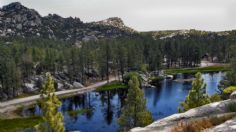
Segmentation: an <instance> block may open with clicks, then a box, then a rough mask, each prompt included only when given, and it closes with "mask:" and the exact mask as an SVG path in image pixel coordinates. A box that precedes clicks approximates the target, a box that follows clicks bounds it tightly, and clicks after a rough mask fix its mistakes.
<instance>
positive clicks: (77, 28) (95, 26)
mask: <svg viewBox="0 0 236 132" xmlns="http://www.w3.org/2000/svg"><path fill="white" fill-rule="evenodd" d="M134 33H135V31H134V30H133V29H131V28H129V27H126V26H125V25H124V23H123V21H122V20H121V19H120V18H117V17H114V18H108V19H106V20H103V21H99V22H91V23H84V22H82V21H81V20H80V19H79V18H72V17H68V18H63V17H61V16H59V15H56V14H49V15H48V16H45V17H42V16H41V15H40V14H39V13H38V12H37V11H36V10H34V9H29V8H27V7H25V6H23V5H22V4H21V3H19V2H14V3H11V4H9V5H6V6H3V7H2V8H0V36H2V37H15V36H20V37H42V38H49V39H55V40H63V41H70V42H74V43H80V42H82V41H90V40H98V39H101V38H117V37H121V36H132V35H133V34H134Z"/></svg>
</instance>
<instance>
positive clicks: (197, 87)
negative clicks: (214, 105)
mask: <svg viewBox="0 0 236 132" xmlns="http://www.w3.org/2000/svg"><path fill="white" fill-rule="evenodd" d="M195 77H196V79H195V80H194V81H193V82H192V89H191V90H190V91H189V94H188V96H187V97H186V99H185V101H184V102H182V103H181V105H180V108H179V112H184V111H187V110H189V109H192V108H196V107H199V106H202V105H205V104H208V103H210V99H209V97H208V95H207V94H206V84H205V83H204V80H203V78H202V77H201V73H197V74H196V75H195Z"/></svg>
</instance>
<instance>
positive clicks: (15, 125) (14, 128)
mask: <svg viewBox="0 0 236 132" xmlns="http://www.w3.org/2000/svg"><path fill="white" fill-rule="evenodd" d="M42 122H43V119H42V117H29V118H15V119H4V120H2V119H0V132H18V131H19V130H20V129H23V128H32V127H34V126H36V125H38V124H40V123H42Z"/></svg>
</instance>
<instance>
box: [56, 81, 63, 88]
mask: <svg viewBox="0 0 236 132" xmlns="http://www.w3.org/2000/svg"><path fill="white" fill-rule="evenodd" d="M63 89H64V85H63V84H62V83H59V82H58V83H57V90H63Z"/></svg>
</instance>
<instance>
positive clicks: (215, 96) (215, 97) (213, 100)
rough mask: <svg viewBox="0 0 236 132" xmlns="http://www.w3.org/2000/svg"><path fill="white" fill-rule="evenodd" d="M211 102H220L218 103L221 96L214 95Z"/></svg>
mask: <svg viewBox="0 0 236 132" xmlns="http://www.w3.org/2000/svg"><path fill="white" fill-rule="evenodd" d="M210 100H211V102H218V101H221V100H222V99H221V96H220V95H219V94H217V93H216V94H213V95H212V96H210Z"/></svg>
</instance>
